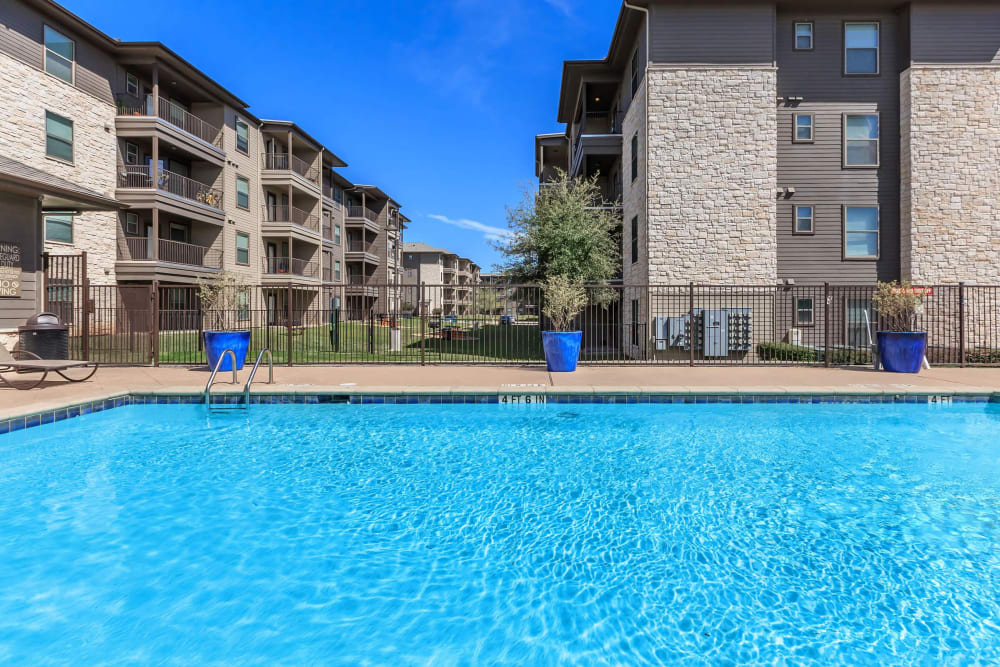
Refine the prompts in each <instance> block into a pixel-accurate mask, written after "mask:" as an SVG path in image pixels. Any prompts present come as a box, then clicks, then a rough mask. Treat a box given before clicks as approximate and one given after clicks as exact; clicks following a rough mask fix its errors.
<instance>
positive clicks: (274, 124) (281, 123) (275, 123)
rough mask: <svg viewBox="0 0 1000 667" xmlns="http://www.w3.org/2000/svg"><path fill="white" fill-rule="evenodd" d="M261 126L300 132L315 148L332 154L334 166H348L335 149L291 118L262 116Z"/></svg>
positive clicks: (263, 128)
mask: <svg viewBox="0 0 1000 667" xmlns="http://www.w3.org/2000/svg"><path fill="white" fill-rule="evenodd" d="M260 126H261V129H262V130H266V129H272V130H274V129H278V128H282V129H285V130H291V131H292V132H295V133H296V134H298V135H299V136H301V137H302V138H303V139H305V140H306V141H308V142H309V143H311V144H312V145H313V148H315V149H316V150H321V151H323V152H324V153H329V154H330V156H331V157H332V158H333V166H334V167H346V166H347V163H346V162H344V161H343V160H341V159H340V158H339V157H337V156H336V155H335V154H334V152H333V151H331V150H330V149H329V148H327V147H326V146H324V145H323V144H321V143H320V142H319V141H317V140H316V139H315V138H313V136H312V135H311V134H309V133H308V132H306V131H305V130H303V129H302V128H301V127H299V126H298V124H296V123H295V121H291V120H275V119H272V118H261V120H260Z"/></svg>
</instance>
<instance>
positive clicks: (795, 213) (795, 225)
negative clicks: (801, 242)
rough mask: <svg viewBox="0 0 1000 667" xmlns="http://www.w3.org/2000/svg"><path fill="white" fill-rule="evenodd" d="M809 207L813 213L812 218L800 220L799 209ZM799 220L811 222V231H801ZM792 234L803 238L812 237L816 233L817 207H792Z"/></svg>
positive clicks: (803, 205)
mask: <svg viewBox="0 0 1000 667" xmlns="http://www.w3.org/2000/svg"><path fill="white" fill-rule="evenodd" d="M805 207H809V209H810V210H811V211H812V217H809V218H800V217H799V209H800V208H805ZM799 220H809V230H808V231H801V230H800V229H799ZM792 233H793V234H797V235H801V236H810V235H813V234H815V233H816V206H815V205H813V204H793V205H792Z"/></svg>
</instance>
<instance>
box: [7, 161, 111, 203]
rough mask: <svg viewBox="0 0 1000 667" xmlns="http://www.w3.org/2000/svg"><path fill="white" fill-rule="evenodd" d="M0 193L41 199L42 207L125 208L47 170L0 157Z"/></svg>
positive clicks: (109, 198)
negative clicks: (11, 193)
mask: <svg viewBox="0 0 1000 667" xmlns="http://www.w3.org/2000/svg"><path fill="white" fill-rule="evenodd" d="M0 190H5V191H8V192H19V193H23V194H26V195H30V196H33V197H34V196H39V195H40V196H41V197H42V208H43V209H49V210H56V209H58V208H67V209H77V210H83V211H113V210H116V209H119V208H125V205H124V204H122V203H121V202H120V201H118V200H117V199H112V198H111V197H105V196H104V195H102V194H100V193H99V192H94V191H93V190H91V189H89V188H85V187H83V186H81V185H77V184H76V183H73V182H71V181H68V180H66V179H65V178H62V177H61V176H56V175H54V174H50V173H48V172H47V171H42V170H41V169H36V168H35V167H32V166H29V165H26V164H24V163H23V162H18V161H17V160H14V159H11V158H9V157H7V156H5V155H0Z"/></svg>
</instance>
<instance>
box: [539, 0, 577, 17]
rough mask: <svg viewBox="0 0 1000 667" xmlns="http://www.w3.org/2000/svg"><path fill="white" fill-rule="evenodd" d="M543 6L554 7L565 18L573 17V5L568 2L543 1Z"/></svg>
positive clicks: (562, 0) (559, 0) (565, 0)
mask: <svg viewBox="0 0 1000 667" xmlns="http://www.w3.org/2000/svg"><path fill="white" fill-rule="evenodd" d="M545 4H547V5H549V6H550V7H554V8H555V9H557V10H559V11H560V12H562V13H563V14H565V15H566V16H570V17H572V16H573V5H572V4H571V3H570V0H545Z"/></svg>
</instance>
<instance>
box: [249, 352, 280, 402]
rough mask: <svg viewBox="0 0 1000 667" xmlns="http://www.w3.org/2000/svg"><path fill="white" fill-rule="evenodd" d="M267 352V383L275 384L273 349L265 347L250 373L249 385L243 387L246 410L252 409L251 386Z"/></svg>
mask: <svg viewBox="0 0 1000 667" xmlns="http://www.w3.org/2000/svg"><path fill="white" fill-rule="evenodd" d="M265 352H266V353H267V383H268V384H274V358H273V357H272V356H271V348H269V347H265V348H264V349H263V350H261V351H260V353H259V354H258V355H257V361H255V362H254V364H253V370H251V371H250V377H249V378H247V384H246V386H245V387H243V406H244V407H245V408H249V407H250V385H251V384H253V378H254V376H255V375H257V368H258V367H260V360H261V359H263V358H264V353H265Z"/></svg>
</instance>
